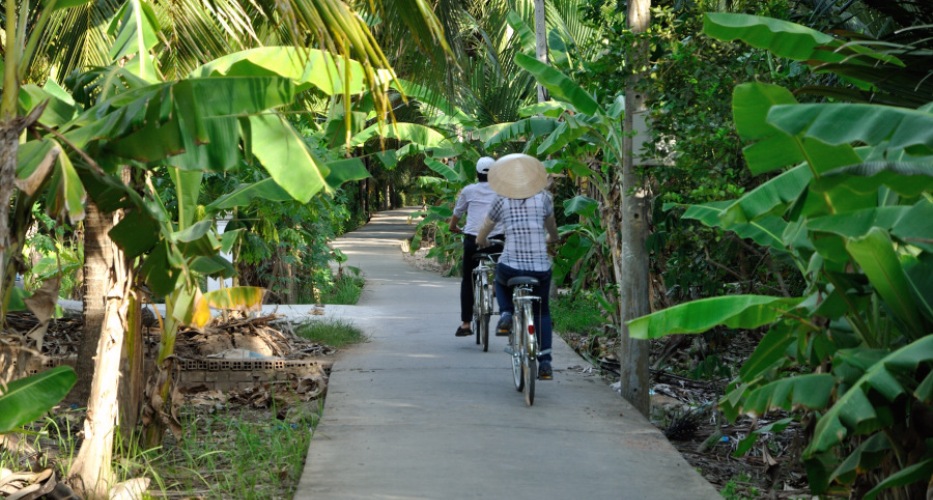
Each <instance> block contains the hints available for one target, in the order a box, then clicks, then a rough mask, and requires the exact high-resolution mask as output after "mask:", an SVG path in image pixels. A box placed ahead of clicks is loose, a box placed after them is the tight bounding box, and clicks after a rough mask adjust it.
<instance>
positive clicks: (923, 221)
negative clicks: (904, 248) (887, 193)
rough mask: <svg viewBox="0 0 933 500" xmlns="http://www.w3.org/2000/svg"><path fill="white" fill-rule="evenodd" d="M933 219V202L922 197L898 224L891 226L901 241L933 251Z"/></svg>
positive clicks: (892, 231)
mask: <svg viewBox="0 0 933 500" xmlns="http://www.w3.org/2000/svg"><path fill="white" fill-rule="evenodd" d="M931 220H933V202H931V201H930V200H929V199H921V200H919V201H918V202H917V203H915V204H914V205H913V206H912V207H911V208H910V210H909V211H908V212H907V213H906V214H904V216H903V217H901V218H900V220H898V221H897V224H895V225H894V227H893V228H891V234H893V235H894V236H896V237H898V238H899V239H900V240H901V241H904V242H906V243H909V244H911V245H915V246H917V247H920V248H922V249H924V250H926V251H927V252H929V253H933V235H931V234H930V231H929V227H930V221H931Z"/></svg>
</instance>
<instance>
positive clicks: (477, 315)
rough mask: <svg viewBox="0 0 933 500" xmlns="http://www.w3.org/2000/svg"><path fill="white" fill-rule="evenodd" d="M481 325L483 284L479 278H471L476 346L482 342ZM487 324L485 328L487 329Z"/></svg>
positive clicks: (475, 276)
mask: <svg viewBox="0 0 933 500" xmlns="http://www.w3.org/2000/svg"><path fill="white" fill-rule="evenodd" d="M482 324H483V283H482V280H481V279H480V278H479V276H477V275H474V276H473V323H472V326H473V332H474V333H475V334H476V345H479V344H480V342H482V335H481V333H480V328H481V325H482ZM488 326H489V325H488V324H487V328H488Z"/></svg>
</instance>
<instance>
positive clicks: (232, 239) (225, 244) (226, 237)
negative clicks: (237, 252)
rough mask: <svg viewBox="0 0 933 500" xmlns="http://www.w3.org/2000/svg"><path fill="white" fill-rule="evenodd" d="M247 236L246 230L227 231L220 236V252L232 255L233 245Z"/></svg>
mask: <svg viewBox="0 0 933 500" xmlns="http://www.w3.org/2000/svg"><path fill="white" fill-rule="evenodd" d="M244 234H246V230H245V229H242V228H241V229H234V230H232V231H231V230H229V229H228V230H225V231H224V234H222V235H220V251H221V252H223V253H231V252H232V251H233V245H235V244H236V242H237V241H238V240H239V239H240V237H242V236H243V235H244Z"/></svg>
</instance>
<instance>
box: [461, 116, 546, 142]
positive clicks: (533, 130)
mask: <svg viewBox="0 0 933 500" xmlns="http://www.w3.org/2000/svg"><path fill="white" fill-rule="evenodd" d="M558 125H560V122H559V121H558V120H556V119H554V118H540V117H532V118H526V119H524V120H518V121H516V122H511V123H499V124H496V125H491V126H489V127H485V128H483V129H480V131H479V134H480V137H481V138H484V137H485V138H486V142H485V144H484V145H483V147H484V148H486V149H487V150H488V149H494V148H495V147H496V146H499V145H501V144H505V143H507V142H514V141H525V140H527V139H528V138H529V137H545V136H547V135H548V134H550V133H552V132H554V130H556V129H557V127H558Z"/></svg>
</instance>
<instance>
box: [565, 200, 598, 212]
mask: <svg viewBox="0 0 933 500" xmlns="http://www.w3.org/2000/svg"><path fill="white" fill-rule="evenodd" d="M597 210H599V202H598V201H596V200H594V199H593V198H590V197H589V196H583V195H577V196H574V197H573V198H571V199H569V200H567V201H565V202H564V213H565V214H566V215H582V216H584V217H593V216H595V215H596V212H597Z"/></svg>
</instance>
